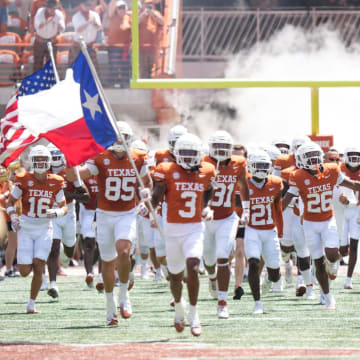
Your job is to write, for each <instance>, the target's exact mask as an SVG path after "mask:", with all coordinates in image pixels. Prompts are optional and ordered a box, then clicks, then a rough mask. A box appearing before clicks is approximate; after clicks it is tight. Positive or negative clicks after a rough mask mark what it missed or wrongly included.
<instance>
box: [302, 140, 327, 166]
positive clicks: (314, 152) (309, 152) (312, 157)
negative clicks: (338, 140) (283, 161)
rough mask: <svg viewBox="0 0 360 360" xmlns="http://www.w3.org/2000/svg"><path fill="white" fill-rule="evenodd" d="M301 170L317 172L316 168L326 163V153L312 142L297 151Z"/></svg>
mask: <svg viewBox="0 0 360 360" xmlns="http://www.w3.org/2000/svg"><path fill="white" fill-rule="evenodd" d="M297 154H298V156H299V160H300V163H301V168H303V169H307V170H316V167H317V166H319V165H321V164H322V163H323V162H324V153H323V151H322V149H321V147H320V146H319V145H318V144H317V143H315V142H312V141H309V142H307V143H304V144H303V145H301V146H300V147H298V149H297Z"/></svg>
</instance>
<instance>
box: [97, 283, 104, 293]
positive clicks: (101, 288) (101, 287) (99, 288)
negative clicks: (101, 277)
mask: <svg viewBox="0 0 360 360" xmlns="http://www.w3.org/2000/svg"><path fill="white" fill-rule="evenodd" d="M104 288H105V287H104V283H103V282H102V281H98V282H97V283H96V290H97V291H98V292H99V293H103V292H104Z"/></svg>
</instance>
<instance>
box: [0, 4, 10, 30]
mask: <svg viewBox="0 0 360 360" xmlns="http://www.w3.org/2000/svg"><path fill="white" fill-rule="evenodd" d="M10 2H11V1H10V0H0V33H4V32H6V31H7V24H8V8H7V7H8V6H9V5H10Z"/></svg>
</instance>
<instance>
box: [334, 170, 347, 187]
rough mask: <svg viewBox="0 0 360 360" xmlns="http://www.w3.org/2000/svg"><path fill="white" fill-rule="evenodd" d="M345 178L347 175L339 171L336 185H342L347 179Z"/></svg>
mask: <svg viewBox="0 0 360 360" xmlns="http://www.w3.org/2000/svg"><path fill="white" fill-rule="evenodd" d="M345 178H346V176H345V175H344V174H343V173H342V172H339V174H338V177H337V180H336V185H340V184H341V183H342V182H343V181H344V180H345Z"/></svg>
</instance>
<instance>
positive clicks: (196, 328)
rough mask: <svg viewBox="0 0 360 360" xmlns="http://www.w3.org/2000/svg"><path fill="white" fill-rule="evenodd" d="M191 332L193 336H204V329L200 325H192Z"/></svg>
mask: <svg viewBox="0 0 360 360" xmlns="http://www.w3.org/2000/svg"><path fill="white" fill-rule="evenodd" d="M190 332H191V334H192V335H193V336H200V335H201V334H202V327H201V325H200V323H193V324H191V325H190Z"/></svg>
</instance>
